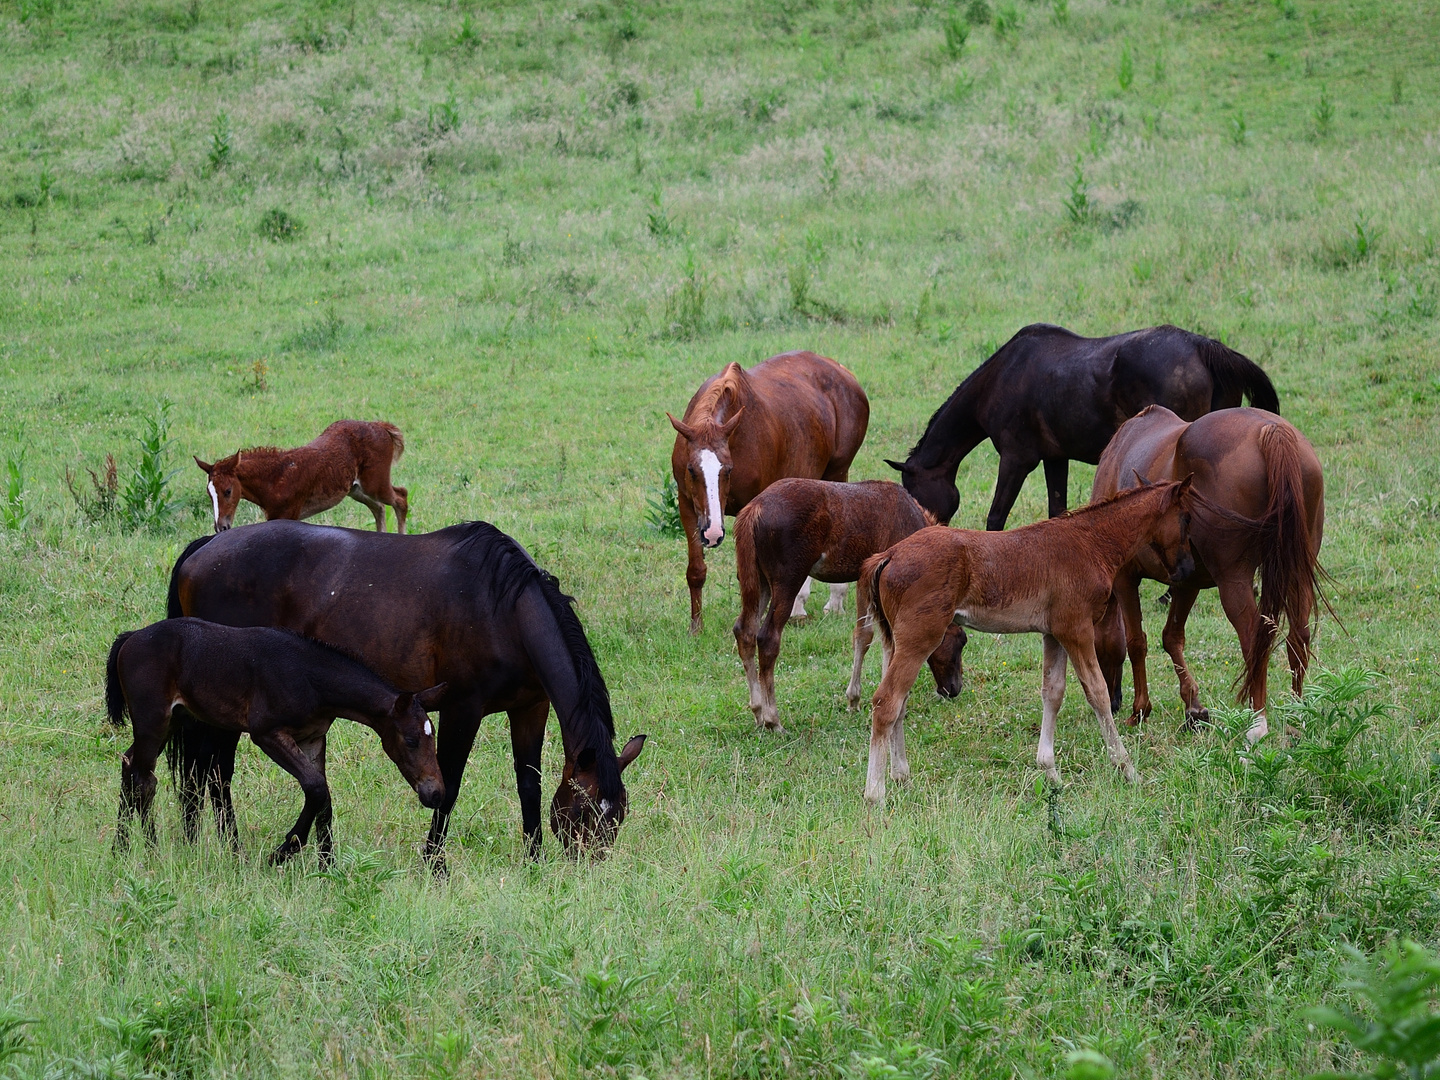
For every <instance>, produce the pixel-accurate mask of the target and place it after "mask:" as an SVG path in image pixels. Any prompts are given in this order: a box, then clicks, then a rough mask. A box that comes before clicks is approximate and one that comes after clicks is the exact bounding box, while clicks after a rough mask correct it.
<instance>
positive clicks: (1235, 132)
mask: <svg viewBox="0 0 1440 1080" xmlns="http://www.w3.org/2000/svg"><path fill="white" fill-rule="evenodd" d="M1229 126H1230V141H1231V142H1232V143H1234V144H1235V145H1236V146H1244V145H1245V139H1246V134H1247V133H1246V130H1245V113H1244V111H1243V110H1240V109H1236V110H1235V115H1234V116H1232V117H1231V118H1230V125H1229Z"/></svg>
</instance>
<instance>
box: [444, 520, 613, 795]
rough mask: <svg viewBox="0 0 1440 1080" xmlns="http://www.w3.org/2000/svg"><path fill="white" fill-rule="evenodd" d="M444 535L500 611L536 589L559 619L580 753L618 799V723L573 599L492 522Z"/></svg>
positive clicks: (454, 527) (452, 528)
mask: <svg viewBox="0 0 1440 1080" xmlns="http://www.w3.org/2000/svg"><path fill="white" fill-rule="evenodd" d="M442 531H443V532H446V533H449V534H451V535H453V537H454V539H455V546H456V547H457V548H458V549H460V550H461V551H464V552H465V553H466V554H468V555H470V556H471V558H472V560H473V562H472V565H473V567H474V569H475V570H476V572H477V573H479V574H483V575H485V576H486V577H488V578H489V579H490V582H491V584H492V586H493V587H494V589H495V599H496V602H497V604H498V605H499V607H501V608H502V609H507V610H514V607H515V604H516V603H517V602H518V601H519V599H520V595H521V593H523V592H524V591H525V590H526V589H527V588H530V587H531V586H535V587H536V588H538V589H539V590H540V595H541V596H543V597H544V598H545V603H546V605H547V606H548V607H549V608H550V613H551V614H552V615H553V616H554V617H555V623H556V626H557V627H558V628H559V631H560V638H561V640H562V641H564V643H565V649H566V652H568V653H569V655H570V662H571V664H572V665H573V666H574V668H575V680H576V686H577V690H578V692H579V693H578V699H579V704H578V706H577V708H576V709H575V712H574V714H573V719H574V720H575V721H576V722H577V726H578V727H579V729H580V730H579V731H578V734H579V736H580V746H579V749H582V750H583V749H589V750H593V751H594V752H595V768H596V772H597V773H598V778H599V783H600V794H601V795H602V796H603V797H604V798H607V799H615V798H618V797H619V795H620V791H621V784H620V765H619V762H618V761H617V760H616V758H615V718H614V716H613V714H612V713H611V711H610V690H609V688H608V687H607V686H606V685H605V676H604V675H602V674H601V672H600V665H599V664H598V663H597V662H596V660H595V653H594V651H593V650H592V649H591V648H590V639H589V638H588V637H586V635H585V628H584V627H583V626H582V625H581V624H580V617H579V616H578V615H576V614H575V606H574V605H575V598H574V597H573V596H568V595H566V594H565V593H563V592H561V591H560V582H559V581H558V580H557V579H556V577H555V575H554V574H551V573H549V572H548V571H546V570H542V569H541V568H540V567H539V566H538V565H537V564H536V562H535V560H534V559H532V558H531V557H530V554H529V553H528V552H527V551H526V550H525V549H524V548H523V547H521V546H520V545H519V544H518V543H517V542H516V541H515V539H514V538H513V537H511V536H509V535H507V534H506V533H504V532H501V531H500V530H499V529H497V528H496V527H495V526H494V525H491V524H490V523H489V522H488V521H468V522H464V523H463V524H460V525H452V526H450V527H449V528H447V529H444V530H442Z"/></svg>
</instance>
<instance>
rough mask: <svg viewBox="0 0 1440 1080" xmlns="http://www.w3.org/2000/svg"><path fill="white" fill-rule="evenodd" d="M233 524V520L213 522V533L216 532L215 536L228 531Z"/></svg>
mask: <svg viewBox="0 0 1440 1080" xmlns="http://www.w3.org/2000/svg"><path fill="white" fill-rule="evenodd" d="M234 523H235V519H234V518H224V519H223V520H221V521H217V522H215V532H216V534H217V535H218V534H219V533H222V532H226V531H228V530H229V528H230V526H231V525H233V524H234Z"/></svg>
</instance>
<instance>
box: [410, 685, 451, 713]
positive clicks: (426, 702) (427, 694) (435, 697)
mask: <svg viewBox="0 0 1440 1080" xmlns="http://www.w3.org/2000/svg"><path fill="white" fill-rule="evenodd" d="M449 689H450V684H449V683H443V682H442V683H437V684H436V685H435V686H432V687H430V689H429V690H421V691H420V693H418V694H416V695H415V700H416V701H418V702H420V707H421V708H422V709H424V710H425V711H426V712H434V711H435V710H436V709H438V708H439V707H440V703H441V702H442V701H444V700H445V692H446V691H447V690H449Z"/></svg>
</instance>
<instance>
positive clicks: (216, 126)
mask: <svg viewBox="0 0 1440 1080" xmlns="http://www.w3.org/2000/svg"><path fill="white" fill-rule="evenodd" d="M205 156H206V158H207V159H208V160H209V162H210V171H211V172H212V173H214V172H219V171H220V170H221V169H223V168H224V167H225V166H226V165H227V164H229V162H230V116H229V114H228V113H226V112H225V111H224V110H221V111H220V112H217V113H216V114H215V122H214V123H213V124H211V125H210V147H209V149H208V150H207V151H206V155H205Z"/></svg>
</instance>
